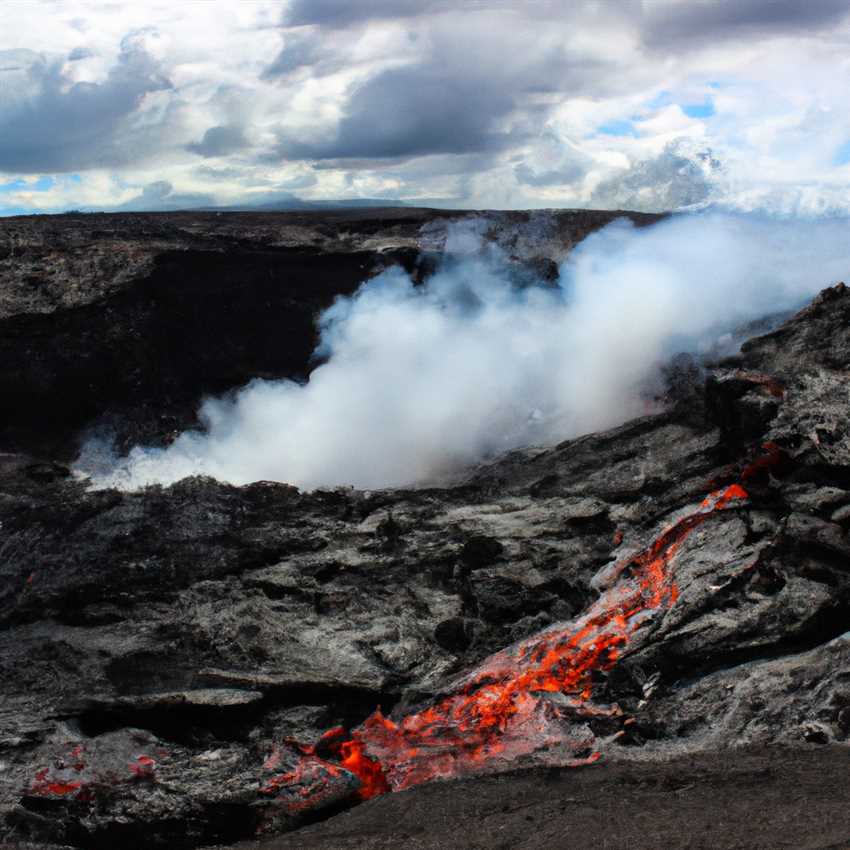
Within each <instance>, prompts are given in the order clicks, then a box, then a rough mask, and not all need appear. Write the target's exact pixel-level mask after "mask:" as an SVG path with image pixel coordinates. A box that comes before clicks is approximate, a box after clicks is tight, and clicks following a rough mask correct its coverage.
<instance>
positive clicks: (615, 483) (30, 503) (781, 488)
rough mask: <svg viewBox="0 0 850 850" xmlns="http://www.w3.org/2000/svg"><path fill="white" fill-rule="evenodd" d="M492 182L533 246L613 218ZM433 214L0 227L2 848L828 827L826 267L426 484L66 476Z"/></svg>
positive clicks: (849, 824)
mask: <svg viewBox="0 0 850 850" xmlns="http://www.w3.org/2000/svg"><path fill="white" fill-rule="evenodd" d="M486 216H487V219H488V221H489V222H491V225H490V227H489V230H488V231H487V233H488V236H487V238H488V239H492V240H496V241H499V242H500V244H501V247H502V248H503V249H504V250H505V252H506V254H507V255H508V256H509V257H510V259H511V262H512V263H515V264H516V268H517V269H518V270H520V272H521V273H525V272H526V271H527V272H528V274H533V275H535V276H537V277H541V276H543V277H545V276H547V275H548V276H549V277H550V278H551V277H556V276H557V273H558V264H559V263H560V261H561V260H562V259H563V258H564V257H565V256H566V255H567V254H568V253H569V251H570V250H571V248H572V247H573V246H574V245H575V243H576V242H577V241H579V240H580V239H581V238H582V237H583V236H585V235H586V234H587V233H588V232H590V231H592V230H593V229H594V228H597V227H600V226H603V225H604V224H606V223H608V222H609V221H611V220H612V219H613V218H614V217H615V214H613V213H611V214H608V213H589V212H580V213H570V212H566V213H559V214H554V215H553V214H551V213H547V214H545V215H544V214H542V213H540V214H537V213H535V214H527V215H526V214H495V213H488V214H486ZM451 217H452V214H448V213H433V212H428V211H412V210H411V211H408V210H393V211H391V212H380V213H376V212H375V211H373V210H369V211H358V212H355V213H348V212H345V213H340V214H339V215H335V216H328V215H325V214H322V215H312V214H310V215H303V214H291V215H289V214H279V215H277V214H275V215H262V216H260V215H253V214H250V215H249V214H245V215H242V214H229V215H218V216H216V215H212V214H209V215H207V214H189V213H186V214H168V215H150V216H63V217H56V218H39V219H13V220H7V221H4V222H2V224H0V256H2V257H3V259H2V261H0V262H2V264H3V265H2V272H0V274H2V277H0V300H2V304H3V310H4V315H3V318H2V319H0V345H2V347H3V358H2V361H0V363H2V365H1V366H0V388H2V392H3V394H4V398H5V399H6V400H7V401H8V402H9V404H8V406H7V413H6V417H5V421H4V423H3V427H2V431H0V436H2V443H0V448H2V449H3V454H2V455H0V523H2V525H0V644H2V648H1V649H0V665H2V681H3V696H2V700H0V810H2V817H3V826H2V831H0V838H2V839H3V840H5V841H6V842H7V843H10V845H11V846H15V844H16V843H20V842H32V843H35V844H41V845H44V844H49V845H53V846H70V847H104V848H105V847H114V846H125V847H128V848H133V847H156V846H160V847H185V848H191V847H199V846H204V845H211V844H219V845H233V844H236V843H238V842H248V843H247V844H245V845H244V846H260V847H269V848H275V847H280V848H284V847H287V848H288V847H315V848H319V847H361V846H362V847H376V848H377V847H389V846H396V845H398V844H400V843H406V844H409V845H410V846H411V847H421V848H425V847H435V848H436V847H446V846H457V847H470V848H471V847H476V848H490V847H533V846H547V847H565V848H566V847H611V848H626V847H628V848H641V847H647V848H648V847H669V848H675V847H706V848H708V847H712V848H715V847H717V848H727V847H728V848H732V847H738V848H744V847H746V848H756V847H765V848H766V847H770V848H774V847H812V848H815V847H818V848H827V847H834V848H839V847H846V846H850V814H848V811H850V809H848V807H847V802H848V795H850V782H848V779H847V775H848V774H847V770H846V769H845V765H846V758H847V755H848V750H847V741H848V736H849V735H850V639H848V636H847V633H848V628H850V537H848V529H850V425H848V422H850V417H848V412H850V380H848V375H850V291H848V289H847V288H846V287H845V286H843V285H836V286H831V287H830V288H827V289H824V291H823V293H822V294H821V295H820V296H818V297H817V298H816V299H815V300H814V302H813V303H811V304H810V305H809V306H807V307H805V308H804V309H803V310H802V311H801V312H799V313H797V314H795V315H794V316H792V317H791V318H789V319H788V320H787V321H786V322H785V323H784V324H783V325H782V326H781V327H779V328H778V329H775V330H772V331H770V332H769V333H767V334H766V335H762V336H756V337H754V338H753V339H751V340H750V341H749V342H747V343H745V344H744V346H743V348H742V350H741V352H740V354H737V355H734V356H731V357H726V358H725V359H722V360H718V361H716V362H713V363H704V364H701V365H700V367H699V368H697V367H695V366H694V364H693V362H692V361H687V362H686V363H685V364H684V366H683V365H682V364H681V363H680V364H679V366H678V368H671V369H670V370H669V372H668V378H669V381H668V385H667V389H666V394H665V395H664V396H663V398H661V399H659V406H658V410H659V412H656V413H653V414H651V415H646V416H643V417H640V418H638V419H635V420H632V421H630V422H627V423H626V424H624V425H621V426H619V427H616V428H613V429H611V430H608V431H605V432H601V433H594V434H589V435H586V436H583V437H579V438H577V439H574V440H569V441H566V442H562V443H559V444H557V445H555V446H551V447H547V448H529V449H520V450H516V451H513V452H511V453H509V454H506V455H503V456H500V457H498V458H495V459H493V460H490V461H488V462H487V463H482V464H480V465H478V466H476V467H474V468H471V469H467V470H466V471H464V472H458V473H457V474H456V476H455V479H456V483H453V485H452V486H445V487H440V488H434V487H432V488H419V489H394V490H370V491H358V490H353V489H350V488H339V489H330V490H315V491H312V492H301V491H298V490H296V489H295V488H294V487H291V486H288V485H286V484H283V483H273V482H259V483H254V484H249V485H246V486H242V487H237V486H233V485H229V484H224V483H220V482H217V481H214V480H212V479H209V478H192V479H188V480H186V481H183V482H180V483H178V484H175V485H173V486H170V487H153V488H149V489H143V490H140V491H137V492H119V491H116V490H110V489H106V490H95V491H93V490H90V489H88V487H87V483H86V482H85V481H83V480H79V479H78V478H77V477H75V476H74V475H72V473H71V471H70V469H69V464H70V462H71V461H72V460H73V459H74V458H75V457H76V454H77V452H78V450H79V446H80V440H81V433H82V431H83V429H85V428H86V427H88V426H90V425H92V424H93V423H95V422H99V423H101V424H102V423H103V421H104V420H105V421H106V422H108V424H109V426H110V427H111V428H112V430H113V432H114V433H115V434H116V435H117V440H118V444H119V446H122V445H123V446H124V447H128V446H130V445H132V444H135V443H136V442H139V441H144V442H147V443H156V442H157V441H160V442H161V443H162V444H167V443H168V441H169V440H170V439H172V438H173V434H174V432H175V431H176V430H181V429H183V428H185V427H187V426H188V425H191V424H193V421H194V416H195V410H196V406H197V403H198V401H199V399H200V398H201V397H202V396H203V395H204V394H206V393H214V392H222V391H224V390H227V389H230V388H233V387H235V386H238V385H239V384H240V383H244V382H245V381H246V380H248V379H249V378H253V377H257V376H266V377H269V378H279V377H292V376H299V375H302V376H303V375H305V374H306V373H307V371H309V369H310V368H311V364H310V353H311V351H312V350H313V347H314V344H315V341H316V337H315V331H314V325H313V321H314V318H315V315H316V313H317V312H318V311H319V310H321V309H323V308H324V307H326V306H327V305H328V304H329V303H330V301H331V300H332V298H333V297H334V296H335V295H338V294H347V293H350V292H352V291H353V290H354V289H355V288H356V286H357V285H358V284H359V283H360V282H361V281H362V279H363V277H364V275H368V274H370V273H372V272H373V271H374V270H375V269H378V268H380V267H383V266H385V265H386V264H388V263H394V262H398V263H401V264H403V265H404V266H405V267H406V268H407V269H408V270H409V271H410V272H411V273H412V274H414V275H418V276H421V277H425V276H427V275H428V274H429V273H430V272H429V270H430V269H432V268H433V264H434V263H436V262H438V257H439V253H440V251H441V242H440V239H441V238H442V237H441V234H444V233H445V224H446V221H447V220H450V219H451ZM641 223H650V220H649V219H646V220H645V221H644V220H643V219H642V220H641ZM817 272H818V270H817V269H812V274H817ZM832 283H834V281H828V280H826V281H823V282H822V284H823V286H827V285H829V284H832ZM818 286H820V283H819V284H818ZM752 330H753V332H754V333H758V330H759V328H758V326H755V327H753V329H752ZM541 636H542V637H541ZM541 640H542V641H543V642H544V643H545V647H544V649H545V651H539V652H538V649H539V647H540V646H541ZM511 647H513V649H511ZM529 647H530V649H529ZM491 692H492V694H494V695H493V696H490V695H489V694H490V693H491ZM505 694H507V695H508V696H507V697H506V696H505ZM378 708H380V711H381V715H376V714H374V712H375V710H376V709H378ZM485 708H486V711H485ZM497 709H498V711H497ZM376 717H380V718H384V719H383V720H381V721H380V723H378V722H377V721H376V720H375V718H376ZM482 718H484V719H485V720H486V722H484V721H483V720H482ZM469 721H475V722H474V723H473V724H472V726H473V727H474V730H475V734H474V735H473V738H472V739H470V738H469V737H468V736H467V726H468V725H469ZM520 721H521V722H522V724H524V725H522V726H518V725H517V724H519V723H520ZM482 723H483V725H482ZM464 724H466V726H465V725H464ZM487 724H490V725H487ZM517 729H519V730H520V732H521V733H522V734H518V733H517ZM334 730H338V731H334ZM482 730H484V731H482ZM535 736H538V737H535ZM470 740H472V743H470ZM518 742H519V743H518ZM413 750H415V752H413ZM563 764H576V765H579V764H581V765H583V766H576V767H569V768H564V767H562V766H561V765H563ZM376 776H378V779H379V780H380V781H378V780H376V779H375V777H376ZM411 776H413V777H414V778H418V777H422V778H425V779H432V778H435V777H436V778H440V777H442V778H449V777H459V778H456V779H454V781H450V782H447V781H435V782H426V783H424V784H418V781H417V782H414V781H411V780H410V777H411ZM370 782H373V790H374V789H375V788H376V789H377V792H380V791H384V790H387V789H402V788H407V789H408V790H403V791H401V793H398V794H380V793H376V795H375V796H376V799H370V800H368V801H366V802H362V803H360V805H356V804H357V803H358V802H360V800H361V798H362V797H363V796H369V795H367V794H364V793H363V789H364V788H366V787H369V783H370ZM381 782H383V783H384V785H381ZM375 783H377V784H375ZM316 821H322V823H319V824H315V822H316ZM311 823H313V824H315V825H313V826H310V824H311ZM292 830H296V831H295V832H292ZM256 842H259V843H258V844H257V843H256ZM22 846H26V845H25V844H24V845H22Z"/></svg>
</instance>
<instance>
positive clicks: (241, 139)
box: [186, 124, 249, 156]
mask: <svg viewBox="0 0 850 850" xmlns="http://www.w3.org/2000/svg"><path fill="white" fill-rule="evenodd" d="M248 144H249V142H248V140H247V139H246V138H245V133H244V131H243V130H242V128H241V127H238V126H236V125H235V124H225V125H221V126H218V127H210V128H209V129H208V130H207V131H206V132H205V133H204V136H203V138H202V139H201V141H200V142H192V143H191V144H188V145H186V150H188V151H191V152H192V153H196V154H198V155H199V156H227V154H230V153H234V152H235V151H238V150H242V149H243V148H245V147H247V146H248Z"/></svg>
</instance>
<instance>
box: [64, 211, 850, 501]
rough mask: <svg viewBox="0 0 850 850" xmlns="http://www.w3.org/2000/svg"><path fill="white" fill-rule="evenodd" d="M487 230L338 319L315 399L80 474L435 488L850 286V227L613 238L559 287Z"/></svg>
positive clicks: (808, 225)
mask: <svg viewBox="0 0 850 850" xmlns="http://www.w3.org/2000/svg"><path fill="white" fill-rule="evenodd" d="M474 230H475V229H474V228H473V229H472V230H469V229H467V230H465V231H463V230H462V231H459V232H456V233H455V234H454V235H453V238H452V239H450V240H449V242H448V244H447V251H448V254H447V258H446V261H445V262H444V264H443V267H442V268H441V269H440V270H439V271H438V272H437V273H436V274H434V275H433V276H432V277H431V278H430V279H429V280H428V281H427V282H426V283H425V284H423V285H421V286H415V285H414V284H413V282H412V281H411V280H410V279H409V278H408V276H407V275H406V274H405V273H404V272H403V271H402V270H400V269H390V270H389V271H386V272H384V273H382V274H381V275H379V276H378V277H376V278H374V279H372V280H370V281H368V282H367V283H365V284H364V285H363V286H362V287H361V288H360V290H359V291H358V292H357V293H356V294H355V295H354V296H353V297H351V298H341V299H339V300H338V301H337V302H336V303H335V304H334V305H333V306H332V307H331V308H330V309H329V310H327V311H326V312H325V314H324V315H323V316H322V318H321V347H320V353H321V354H322V355H323V356H325V357H327V360H326V362H324V363H323V365H321V366H319V367H318V368H317V369H315V371H314V372H313V373H312V375H311V376H310V380H309V382H307V383H305V384H298V383H295V382H292V381H286V380H281V381H264V380H256V381H252V382H251V383H250V384H248V385H247V386H246V387H244V388H243V389H241V390H240V391H238V392H237V393H236V394H235V395H234V396H232V397H229V398H224V399H209V400H207V401H206V402H204V404H203V406H202V408H201V411H200V419H201V422H202V423H203V426H204V430H203V431H190V432H186V433H184V434H182V435H181V436H180V437H179V438H178V439H177V440H176V441H175V442H174V443H173V444H172V445H171V446H169V447H168V448H165V449H156V448H141V447H137V448H134V449H133V450H132V451H131V452H130V454H129V455H128V456H127V457H124V458H120V459H119V458H116V457H109V458H107V462H106V463H104V456H103V452H102V450H103V445H100V444H97V443H90V444H89V445H88V446H87V447H86V449H85V450H84V452H83V454H82V456H81V458H80V460H79V462H78V469H79V470H80V471H82V472H84V473H87V474H89V475H91V478H92V482H93V484H94V486H97V487H108V486H114V487H119V488H122V489H135V488H138V487H142V486H144V485H146V484H150V483H161V484H168V483H171V482H174V481H177V480H179V479H181V478H183V477H185V476H189V475H197V474H203V475H211V476H214V477H215V478H218V479H220V480H223V481H229V482H232V483H235V484H242V483H246V482H250V481H255V480H261V479H265V480H277V481H286V482H290V483H292V484H296V485H298V486H301V487H306V488H314V487H318V486H329V485H341V484H353V485H355V486H357V487H368V488H374V487H389V486H398V485H405V484H411V483H416V482H422V481H426V480H428V479H433V478H434V476H437V475H439V474H440V473H443V472H445V471H447V470H449V469H452V468H456V467H457V466H458V465H461V464H467V463H472V462H475V461H477V460H480V459H482V458H484V457H487V456H490V455H492V454H493V453H496V452H500V451H503V450H507V449H510V448H514V447H517V446H520V445H527V444H535V443H536V444H540V443H548V442H553V441H559V440H563V439H565V438H568V437H573V436H576V435H579V434H581V433H585V432H588V431H591V430H596V429H600V428H604V427H608V426H611V425H614V424H617V423H619V422H622V421H625V420H626V419H628V418H630V417H632V416H634V415H636V414H639V413H641V412H643V411H644V410H645V402H642V401H641V393H640V390H641V388H643V387H646V385H647V382H649V381H650V380H651V379H652V377H653V375H654V374H655V373H656V371H657V368H658V365H659V363H660V362H661V361H662V359H663V358H664V357H665V356H667V355H669V354H671V353H673V352H675V351H677V350H685V349H691V350H698V349H700V347H705V346H707V345H710V344H711V343H712V342H713V341H714V340H715V339H716V338H717V336H718V335H719V334H721V333H722V332H723V331H726V330H728V329H729V328H731V327H732V326H734V325H735V324H736V323H739V322H742V321H745V320H749V319H753V318H757V317H759V316H762V315H764V314H767V313H772V312H775V311H778V310H782V309H788V308H792V307H796V306H798V305H799V304H800V303H801V302H802V300H803V299H805V298H807V297H810V296H812V295H813V294H815V293H816V292H817V291H818V290H820V289H821V288H823V287H824V286H826V285H829V284H831V283H833V282H835V281H837V280H840V279H846V278H847V277H848V276H850V225H848V223H847V222H846V221H835V220H832V221H822V222H797V223H792V222H787V221H784V222H775V221H765V220H760V219H755V218H747V217H741V216H737V217H735V216H717V215H715V216H683V217H674V218H672V219H670V220H667V221H665V222H662V223H660V224H657V225H654V226H653V227H651V228H645V229H635V228H633V227H632V226H631V225H630V224H629V223H628V222H625V221H621V222H615V223H614V224H612V225H610V226H608V227H606V228H605V229H604V230H602V231H599V232H597V233H595V234H593V235H591V236H590V237H588V238H587V239H585V240H584V242H582V243H581V244H580V245H579V246H578V247H577V248H576V249H575V250H574V252H573V253H572V254H571V256H570V257H569V259H568V260H567V261H566V262H565V263H564V264H563V266H562V268H561V280H560V284H559V285H551V284H549V285H547V284H544V283H540V284H537V285H530V286H529V285H522V286H520V285H518V284H517V283H516V280H515V279H512V276H511V272H510V264H509V263H508V262H507V261H506V260H505V258H504V257H502V256H500V255H499V254H498V252H497V251H496V250H495V249H493V248H489V249H483V248H481V245H480V243H479V240H478V239H477V237H476V236H475V232H474ZM473 247H474V248H475V250H473ZM514 277H515V276H514Z"/></svg>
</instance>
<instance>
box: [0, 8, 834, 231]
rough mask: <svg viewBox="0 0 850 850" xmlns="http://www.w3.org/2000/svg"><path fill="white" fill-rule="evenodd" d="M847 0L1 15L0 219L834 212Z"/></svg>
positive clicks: (4, 11) (10, 11)
mask: <svg viewBox="0 0 850 850" xmlns="http://www.w3.org/2000/svg"><path fill="white" fill-rule="evenodd" d="M848 95H850V0H643V2H641V0H569V2H567V0H524V1H523V0H510V2H509V0H466V2H464V0H288V2H286V0H182V2H181V0H164V1H163V0H145V2H143V3H138V2H135V3H130V2H114V3H109V2H93V0H3V2H2V3H0V214H14V213H18V212H25V211H51V210H61V209H68V208H86V209H88V208H125V209H142V208H144V209H167V208H176V207H186V206H197V205H209V204H245V203H268V202H275V201H279V200H283V199H287V198H290V197H292V196H297V197H299V198H304V199H311V200H312V199H327V198H334V199H342V198H384V199H392V200H405V201H408V202H413V203H421V204H429V205H440V206H453V207H501V208H518V207H553V206H559V207H598V208H632V209H645V210H661V209H676V208H683V207H691V206H694V205H715V206H721V207H734V208H739V209H764V210H770V211H773V212H778V213H785V214H794V213H802V214H809V215H817V214H821V213H835V212H846V211H848V210H850V96H848Z"/></svg>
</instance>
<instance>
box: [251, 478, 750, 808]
mask: <svg viewBox="0 0 850 850" xmlns="http://www.w3.org/2000/svg"><path fill="white" fill-rule="evenodd" d="M747 499H748V495H747V492H746V491H745V490H744V488H743V487H742V486H740V485H739V484H732V485H730V486H728V487H726V488H724V489H721V490H716V491H714V492H712V493H710V494H709V495H708V496H707V497H706V498H705V499H704V500H703V502H702V503H701V504H700V505H699V507H698V508H697V509H696V510H694V511H692V512H691V513H689V514H686V515H685V516H684V517H682V518H681V519H679V520H678V521H676V522H675V523H674V524H673V525H671V526H670V527H669V528H667V529H666V530H665V531H663V532H662V533H661V534H660V535H659V537H658V538H657V539H656V540H655V541H654V542H653V543H652V545H650V546H649V547H648V548H647V549H645V550H644V551H642V552H640V553H639V554H637V555H635V556H633V557H630V558H628V559H627V560H624V561H622V562H620V563H618V564H616V565H614V566H613V567H612V568H610V569H609V570H608V571H607V573H606V575H605V577H604V578H605V583H606V585H607V589H606V590H605V591H604V592H603V593H602V594H601V595H600V597H599V598H598V599H597V601H596V602H595V603H594V604H593V605H592V606H591V607H590V609H589V610H588V611H587V612H586V613H585V614H584V615H583V616H582V617H581V618H579V619H578V620H576V621H574V622H570V623H558V624H556V625H553V626H551V627H549V628H547V629H545V630H544V631H542V632H539V633H538V634H536V635H533V636H532V637H529V638H527V639H525V640H523V641H520V642H519V643H517V644H515V645H514V646H512V647H509V648H508V649H504V650H502V651H500V652H498V653H496V654H495V655H493V656H491V657H490V658H488V659H487V660H485V661H484V662H483V663H482V664H481V665H480V666H479V667H478V668H477V669H475V670H473V671H472V672H471V673H469V674H467V675H466V676H464V677H462V678H461V679H459V680H458V681H457V682H455V683H454V685H453V686H452V687H451V693H450V694H449V695H447V696H445V697H443V698H441V699H439V700H438V701H437V702H435V703H434V704H433V705H431V706H430V707H428V708H426V709H424V710H423V711H420V712H416V713H413V714H408V715H407V716H405V717H402V718H401V719H399V720H397V721H393V720H390V719H389V718H387V717H384V715H383V714H381V712H380V710H378V711H375V712H374V713H373V714H372V715H371V716H370V717H369V718H367V720H366V721H365V722H364V723H363V724H362V725H361V726H359V727H357V728H356V729H354V730H353V731H352V732H351V733H350V734H348V733H346V732H345V730H343V729H341V728H337V729H332V730H330V731H329V732H327V733H325V735H324V736H323V737H322V739H321V740H320V741H319V743H318V744H317V745H316V746H314V747H300V748H299V749H300V751H301V753H302V756H301V760H300V762H299V764H298V766H297V767H296V769H295V770H294V771H289V772H287V773H285V774H278V775H277V776H274V777H272V778H271V779H270V780H269V781H268V782H267V783H266V785H265V786H264V787H263V789H262V790H263V791H264V792H265V793H266V794H276V793H277V792H278V790H282V789H283V788H284V787H286V788H287V790H288V797H289V802H285V801H284V800H283V799H281V800H280V802H281V803H282V804H283V805H285V806H287V807H288V808H289V809H290V810H291V811H293V812H294V811H299V810H303V809H306V808H312V807H313V805H315V804H316V803H318V802H319V801H320V798H321V797H323V796H326V795H327V794H328V788H327V785H328V783H329V782H331V780H332V779H338V778H339V777H340V776H342V775H343V772H344V771H345V772H347V773H348V775H349V776H350V775H352V774H353V775H354V776H356V777H357V779H358V780H359V782H360V785H359V791H358V794H359V796H360V797H361V798H362V799H368V798H370V797H374V796H376V795H378V794H382V793H385V792H387V791H400V790H402V789H404V788H409V787H411V786H413V785H417V784H419V783H422V782H427V781H428V780H431V779H435V778H441V777H442V778H448V777H455V776H459V775H463V774H468V773H472V772H482V771H489V770H494V769H497V768H498V767H499V766H501V767H504V766H506V765H507V763H510V762H514V761H515V760H516V759H518V758H520V757H522V756H527V755H529V754H531V753H535V754H536V757H537V758H538V759H540V758H542V759H543V760H544V761H546V762H548V763H555V764H559V765H574V764H586V763H589V762H593V761H595V760H597V759H598V758H599V757H600V753H599V752H598V751H596V750H595V749H594V745H595V743H596V740H597V739H596V737H595V736H594V734H593V732H591V731H590V729H589V728H588V720H590V719H592V718H606V717H607V718H611V717H614V718H616V717H621V716H622V712H621V711H620V709H619V708H618V707H617V706H616V705H614V706H606V705H601V704H596V703H594V702H593V701H592V697H593V692H594V674H597V675H598V673H599V672H604V671H608V670H610V669H611V668H612V667H613V666H614V665H615V664H616V663H617V659H618V657H619V655H620V652H621V650H622V648H623V647H624V646H625V645H626V644H628V643H629V641H630V640H631V639H632V637H633V636H634V634H635V632H636V631H637V630H638V629H639V628H640V627H641V626H642V625H643V624H645V623H646V622H647V621H648V620H649V619H650V618H651V617H652V616H653V615H654V614H655V613H656V612H657V611H659V610H666V609H668V608H669V607H670V606H672V605H673V603H674V602H675V601H676V599H677V596H678V591H677V588H676V584H675V582H674V580H673V573H672V561H673V559H674V557H675V555H676V553H677V552H678V550H679V548H680V547H681V546H682V543H683V542H684V540H685V539H686V538H687V537H688V535H689V534H690V533H691V532H692V531H694V529H696V528H697V527H698V526H700V525H701V524H702V523H703V522H705V521H706V520H707V519H708V518H709V517H710V516H712V514H713V513H715V512H716V511H721V510H725V509H727V508H732V507H740V506H741V505H742V504H743V503H744V502H745V501H746V500H747ZM273 761H274V757H272V759H271V761H270V762H267V768H272V769H273V768H274V766H275V765H274V763H273ZM293 786H296V787H295V788H293ZM293 792H294V796H293Z"/></svg>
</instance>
